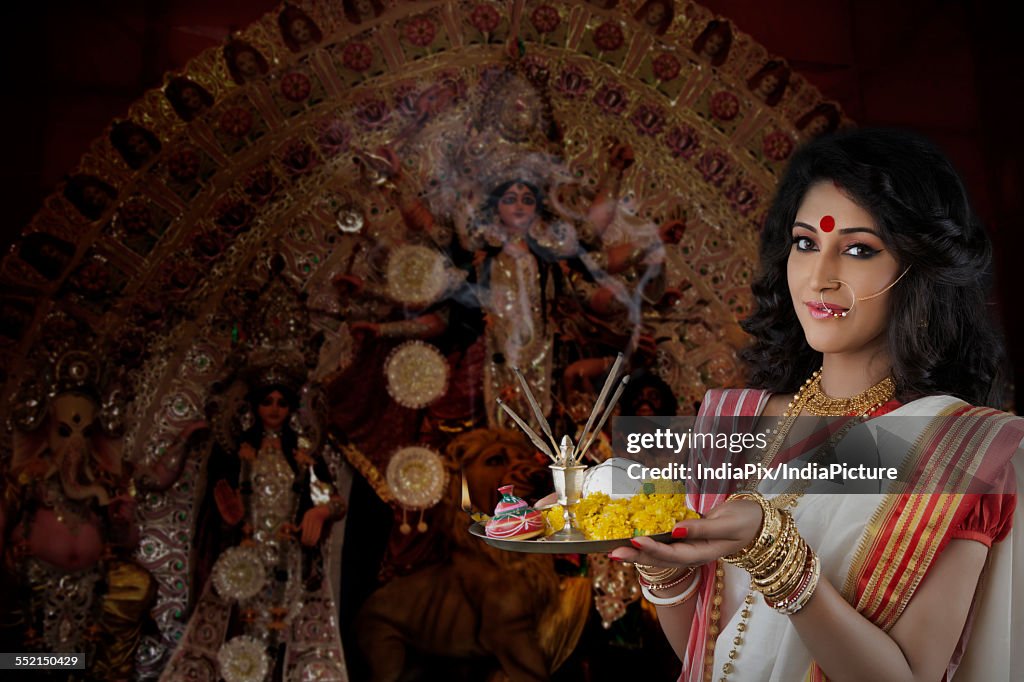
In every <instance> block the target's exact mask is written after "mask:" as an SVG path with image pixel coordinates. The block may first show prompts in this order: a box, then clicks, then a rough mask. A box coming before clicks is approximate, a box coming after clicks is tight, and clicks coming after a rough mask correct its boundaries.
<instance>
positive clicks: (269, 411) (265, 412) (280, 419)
mask: <svg viewBox="0 0 1024 682" xmlns="http://www.w3.org/2000/svg"><path fill="white" fill-rule="evenodd" d="M257 411H258V412H259V415H260V421H261V422H262V423H263V428H264V429H266V430H267V431H278V430H280V429H281V427H282V426H284V422H285V420H286V419H288V413H289V412H291V407H290V406H289V405H288V401H287V400H286V399H285V397H284V395H283V394H282V393H281V392H280V391H271V392H270V393H268V394H267V395H266V396H265V397H264V398H263V400H261V401H260V404H259V406H258V407H257Z"/></svg>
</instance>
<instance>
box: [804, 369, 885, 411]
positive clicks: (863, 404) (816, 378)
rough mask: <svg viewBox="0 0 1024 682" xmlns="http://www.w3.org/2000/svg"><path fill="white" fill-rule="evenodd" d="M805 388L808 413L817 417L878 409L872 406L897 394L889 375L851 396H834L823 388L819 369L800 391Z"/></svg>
mask: <svg viewBox="0 0 1024 682" xmlns="http://www.w3.org/2000/svg"><path fill="white" fill-rule="evenodd" d="M804 389H806V391H807V403H806V404H805V405H804V409H806V410H807V414H812V415H814V416H815V417H842V416H845V415H855V414H861V413H863V412H865V411H870V410H871V409H878V408H877V407H875V408H873V407H872V406H874V405H884V404H886V403H887V402H889V401H890V400H892V398H893V396H894V395H896V382H894V381H893V380H892V377H890V376H887V377H885V378H884V379H882V380H881V381H879V382H878V383H877V384H875V385H874V386H872V387H871V388H869V389H867V390H866V391H863V392H861V393H858V394H857V395H854V396H850V397H849V398H832V397H830V396H827V395H825V392H824V391H822V390H821V370H818V371H817V372H815V373H814V375H813V376H812V377H811V381H810V383H807V384H804V387H803V388H801V389H800V392H801V393H803V392H804ZM797 395H798V396H799V395H800V393H798V394H797Z"/></svg>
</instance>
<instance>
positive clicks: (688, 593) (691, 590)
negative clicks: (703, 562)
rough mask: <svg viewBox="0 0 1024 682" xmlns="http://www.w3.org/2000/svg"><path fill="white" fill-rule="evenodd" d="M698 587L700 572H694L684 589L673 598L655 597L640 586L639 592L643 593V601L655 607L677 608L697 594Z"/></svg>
mask: <svg viewBox="0 0 1024 682" xmlns="http://www.w3.org/2000/svg"><path fill="white" fill-rule="evenodd" d="M699 587H700V571H694V574H693V580H691V581H690V584H689V585H687V586H686V589H685V590H683V591H682V593H681V594H677V595H675V596H674V597H656V596H654V595H653V594H652V593H651V591H650V590H649V589H648V588H647V586H646V585H641V586H640V592H642V593H643V595H644V599H646V600H647V601H649V602H651V603H652V604H654V605H655V606H679V605H680V604H682V603H683V602H685V601H688V600H689V599H690V598H691V597H693V595H695V594H697V588H699Z"/></svg>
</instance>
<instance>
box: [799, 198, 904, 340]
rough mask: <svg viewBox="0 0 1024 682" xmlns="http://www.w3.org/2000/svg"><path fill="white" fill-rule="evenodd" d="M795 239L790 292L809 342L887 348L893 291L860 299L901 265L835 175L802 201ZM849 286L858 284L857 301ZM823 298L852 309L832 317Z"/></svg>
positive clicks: (835, 306) (840, 307) (834, 305)
mask: <svg viewBox="0 0 1024 682" xmlns="http://www.w3.org/2000/svg"><path fill="white" fill-rule="evenodd" d="M792 239H793V245H792V247H791V250H790V252H789V262H788V266H787V274H788V280H789V293H790V296H791V297H792V300H793V307H794V308H795V309H796V315H797V318H798V319H799V320H800V326H801V327H803V330H804V335H805V336H806V338H807V343H808V344H809V345H810V346H811V348H813V349H814V350H816V351H818V352H820V353H852V352H858V351H863V350H867V349H869V348H871V347H876V348H879V349H884V347H885V330H886V328H887V326H888V324H889V298H890V296H891V295H892V293H891V292H889V291H887V292H886V293H884V294H882V295H881V296H878V297H877V298H873V299H871V300H867V301H864V300H861V299H862V298H864V297H866V296H871V295H873V294H876V293H878V292H879V291H882V290H883V289H885V288H886V287H887V286H889V285H890V284H891V283H892V282H893V281H895V280H896V278H897V277H898V276H899V274H900V268H899V264H898V263H897V262H896V259H895V257H894V256H893V254H892V252H891V251H890V250H889V249H888V247H886V245H885V244H883V243H882V239H881V237H880V236H879V230H878V225H877V223H876V222H875V220H874V218H873V217H872V216H871V214H870V213H868V212H867V211H866V210H864V209H863V208H861V207H860V206H858V205H857V204H856V203H854V202H853V201H851V200H850V199H849V198H848V197H847V196H846V194H844V193H843V191H842V190H840V189H839V188H838V187H837V186H836V185H835V184H834V183H833V182H830V181H825V182H819V183H817V184H815V185H812V186H811V188H810V189H809V190H808V191H807V194H806V195H804V199H803V201H802V202H801V203H800V208H799V209H798V210H797V214H796V220H795V221H794V224H793V227H792ZM835 280H842V281H843V282H846V284H847V285H849V286H846V285H840V284H838V283H837V282H836V281H835ZM851 288H852V290H853V292H856V296H857V304H856V306H853V303H852V301H853V294H852V292H851ZM821 292H824V294H821ZM821 298H823V299H824V302H825V304H827V307H828V308H830V309H831V310H832V311H834V312H836V313H842V312H843V311H846V310H848V309H849V308H851V307H853V309H852V310H850V312H849V313H848V315H847V316H846V317H833V316H832V315H831V314H830V313H829V312H828V311H827V310H825V309H824V308H823V307H822V305H821Z"/></svg>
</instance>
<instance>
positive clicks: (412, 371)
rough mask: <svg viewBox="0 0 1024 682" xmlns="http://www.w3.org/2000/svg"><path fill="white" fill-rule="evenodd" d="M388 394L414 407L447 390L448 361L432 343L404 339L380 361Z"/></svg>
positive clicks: (406, 405)
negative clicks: (385, 378) (385, 360)
mask: <svg viewBox="0 0 1024 682" xmlns="http://www.w3.org/2000/svg"><path fill="white" fill-rule="evenodd" d="M384 376H385V377H387V380H388V394H389V395H390V396H391V398H392V399H393V400H394V401H395V402H396V403H398V404H399V405H401V406H403V407H408V408H409V409H412V410H418V409H420V408H423V407H426V406H427V405H429V404H431V403H432V402H434V401H435V400H437V399H438V398H440V397H441V396H443V395H444V394H445V392H446V391H447V390H448V361H447V360H445V358H444V356H443V355H441V352H440V351H439V350H437V348H435V347H434V346H431V345H430V344H428V343H424V342H423V341H407V342H405V343H403V344H402V345H400V346H399V347H398V348H396V349H395V350H393V351H391V354H390V355H389V356H388V359H387V362H385V363H384Z"/></svg>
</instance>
